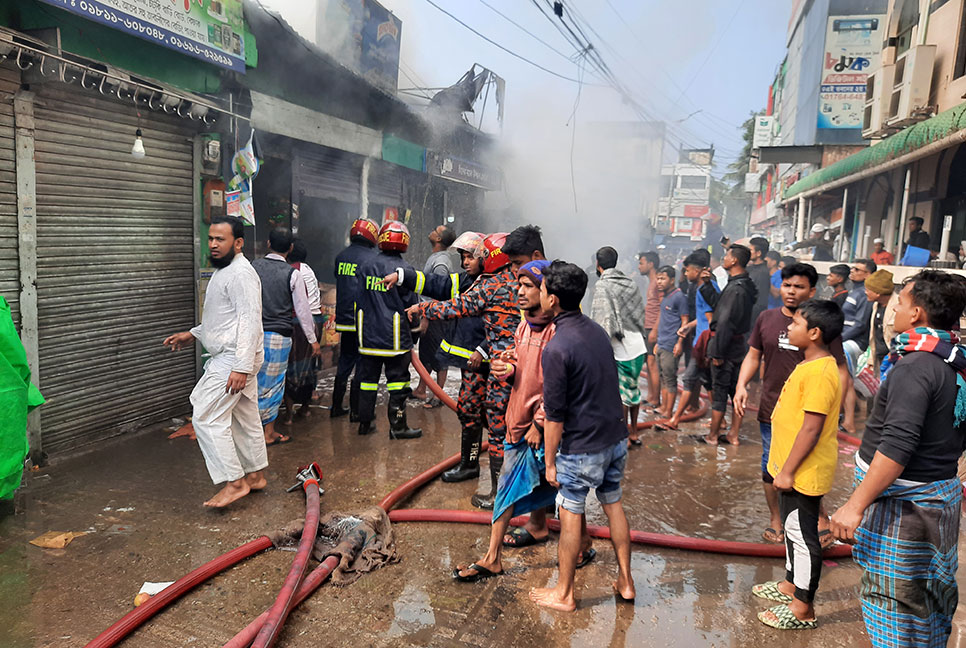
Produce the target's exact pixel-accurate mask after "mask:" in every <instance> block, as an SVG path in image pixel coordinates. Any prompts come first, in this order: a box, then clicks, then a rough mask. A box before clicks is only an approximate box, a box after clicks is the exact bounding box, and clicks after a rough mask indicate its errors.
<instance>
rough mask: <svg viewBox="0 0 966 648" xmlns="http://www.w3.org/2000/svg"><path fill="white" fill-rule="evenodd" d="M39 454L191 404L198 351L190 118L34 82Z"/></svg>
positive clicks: (70, 447) (179, 410)
mask: <svg viewBox="0 0 966 648" xmlns="http://www.w3.org/2000/svg"><path fill="white" fill-rule="evenodd" d="M34 115H35V119H36V169H37V291H38V318H39V328H40V385H41V390H42V391H43V393H44V396H45V397H46V399H47V404H46V405H44V407H43V408H42V409H41V434H42V439H43V446H44V450H45V451H47V452H48V453H50V454H56V453H63V452H65V451H68V450H74V449H77V448H78V447H80V446H83V445H86V444H90V443H94V442H96V441H98V440H101V439H103V438H106V437H108V436H113V435H116V434H120V433H123V432H127V431H131V430H134V429H137V428H139V427H142V426H144V425H148V424H151V423H156V422H159V421H162V420H165V419H167V418H170V417H171V416H173V415H176V414H184V413H185V412H186V411H189V410H190V405H189V403H188V395H189V394H190V392H191V389H192V387H193V386H194V382H195V357H194V354H193V353H191V352H190V351H186V352H181V353H171V352H170V351H169V350H167V349H165V348H164V347H162V345H161V341H162V340H163V339H164V337H165V336H166V335H168V334H170V333H174V332H176V331H184V330H187V329H188V328H190V327H191V326H193V325H194V319H195V297H194V295H195V292H194V257H193V238H194V237H193V232H192V228H193V218H192V213H193V212H192V192H193V188H194V182H193V180H192V176H193V167H192V144H191V139H190V138H191V137H192V131H191V124H192V123H191V122H190V121H187V120H182V119H180V118H177V117H173V116H168V115H164V114H158V113H155V112H152V111H150V110H148V109H145V108H142V109H141V118H140V128H141V129H142V131H143V133H144V137H143V139H144V148H145V149H146V151H147V156H146V157H145V158H143V159H141V160H136V159H135V158H133V157H132V156H131V145H132V144H133V142H134V133H135V130H136V129H137V128H138V124H139V122H138V116H137V112H136V110H135V108H134V106H133V105H132V104H131V103H130V102H122V101H118V100H113V101H112V100H110V99H108V98H106V97H102V96H100V95H98V94H97V93H91V92H85V91H83V90H80V89H78V88H77V86H65V85H63V84H42V85H40V87H39V90H38V94H37V98H36V100H35V109H34Z"/></svg>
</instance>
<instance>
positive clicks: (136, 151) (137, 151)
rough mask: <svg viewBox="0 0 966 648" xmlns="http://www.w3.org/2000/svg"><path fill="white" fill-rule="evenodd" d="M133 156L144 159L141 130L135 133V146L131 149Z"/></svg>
mask: <svg viewBox="0 0 966 648" xmlns="http://www.w3.org/2000/svg"><path fill="white" fill-rule="evenodd" d="M131 155H133V156H134V157H136V158H143V157H144V142H142V141H141V129H140V128H139V129H137V130H136V131H135V132H134V146H132V147H131Z"/></svg>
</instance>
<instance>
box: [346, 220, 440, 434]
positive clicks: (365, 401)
mask: <svg viewBox="0 0 966 648" xmlns="http://www.w3.org/2000/svg"><path fill="white" fill-rule="evenodd" d="M377 245H378V247H379V250H380V253H379V254H376V255H373V256H371V257H370V258H368V259H366V260H365V261H363V263H362V264H360V265H359V268H358V271H357V276H358V277H359V281H360V286H359V293H358V296H359V299H358V302H357V305H356V332H357V335H358V342H359V368H358V371H357V375H358V376H359V434H371V433H372V432H374V431H375V430H374V429H373V424H372V421H373V419H374V418H375V410H376V396H377V393H378V390H379V376H380V374H382V372H383V369H384V368H385V372H386V388H387V389H388V390H389V438H390V439H416V438H418V437H421V436H422V435H423V431H422V430H418V429H417V430H414V429H410V427H409V425H408V424H407V422H406V399H407V398H408V397H409V395H410V394H411V393H412V389H411V388H410V386H409V380H410V378H409V354H410V351H411V350H412V348H413V337H412V332H411V331H410V328H409V319H408V317H407V315H406V308H407V307H409V306H412V305H414V304H415V303H416V294H415V293H414V292H413V291H412V290H408V289H406V288H403V287H399V288H388V287H386V286H385V285H384V284H383V281H382V279H383V277H385V276H386V275H387V274H389V273H390V272H392V271H394V270H395V269H396V268H402V269H403V270H404V272H407V273H413V272H415V271H414V270H413V267H412V266H411V265H409V264H408V263H406V262H405V261H403V258H402V254H403V252H405V251H406V250H407V249H408V248H409V230H408V229H407V228H406V226H405V225H403V224H402V223H400V222H399V221H387V222H386V223H385V224H384V225H383V226H382V228H381V229H380V230H379V238H378V240H377Z"/></svg>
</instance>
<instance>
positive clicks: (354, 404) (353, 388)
mask: <svg viewBox="0 0 966 648" xmlns="http://www.w3.org/2000/svg"><path fill="white" fill-rule="evenodd" d="M358 420H359V381H358V380H356V379H355V377H353V379H352V382H351V383H349V422H350V423H355V422H357V421H358Z"/></svg>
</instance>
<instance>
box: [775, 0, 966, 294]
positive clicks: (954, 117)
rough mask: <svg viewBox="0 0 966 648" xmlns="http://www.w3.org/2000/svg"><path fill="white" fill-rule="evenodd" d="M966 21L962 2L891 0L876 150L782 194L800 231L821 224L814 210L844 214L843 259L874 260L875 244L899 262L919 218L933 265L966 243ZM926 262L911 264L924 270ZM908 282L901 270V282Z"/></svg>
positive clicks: (872, 94) (868, 129) (870, 109)
mask: <svg viewBox="0 0 966 648" xmlns="http://www.w3.org/2000/svg"><path fill="white" fill-rule="evenodd" d="M964 21H966V2H963V0H951V1H949V2H928V1H925V0H922V1H920V0H891V1H890V3H889V6H888V11H887V14H886V15H885V17H884V18H883V42H884V48H883V50H882V56H881V62H880V64H879V65H877V66H875V67H874V68H873V69H872V70H871V77H870V82H869V84H868V89H867V92H866V95H865V97H864V99H863V134H864V135H865V136H866V137H868V138H875V139H878V141H877V142H876V143H875V144H874V145H872V146H870V147H868V148H867V149H864V150H862V151H860V152H858V153H855V154H853V155H850V156H848V157H845V158H844V159H842V160H840V161H838V162H836V163H834V164H831V165H829V166H826V167H824V168H822V169H821V170H820V171H817V172H815V173H811V174H809V175H807V176H805V177H803V178H802V179H801V180H799V181H798V182H796V183H794V184H792V185H791V186H790V187H788V189H787V190H786V191H785V192H784V195H783V202H784V204H785V205H786V207H789V208H794V209H795V210H796V214H797V217H798V222H799V224H800V226H799V229H800V230H802V229H804V228H807V227H808V226H809V225H810V223H811V222H812V221H814V220H815V217H816V209H815V207H816V205H819V204H821V203H823V202H832V203H837V204H839V205H840V206H841V209H842V211H843V213H844V217H843V218H842V221H843V223H844V236H842V237H840V238H839V240H840V242H841V245H840V248H839V249H840V254H841V258H843V259H844V258H855V257H857V256H863V255H865V254H867V253H868V252H869V251H870V249H871V241H872V239H874V238H879V237H881V238H882V239H884V242H885V248H886V249H887V250H889V251H891V252H893V253H894V254H895V257H896V259H898V260H899V261H900V262H901V260H902V258H903V256H904V255H905V253H906V252H907V251H908V250H907V249H906V246H905V245H904V242H905V241H906V239H907V236H908V223H909V222H910V219H912V218H913V217H919V218H921V219H923V221H924V225H923V229H924V230H925V231H926V232H928V233H929V238H930V243H929V248H930V250H929V252H930V254H929V256H930V257H931V259H932V263H933V264H935V263H936V261H940V262H941V263H940V264H943V263H942V262H948V263H946V264H952V259H953V258H954V257H955V255H954V254H953V255H948V254H947V250H948V251H949V252H952V253H955V252H956V251H957V250H958V249H959V247H960V243H961V241H962V240H963V239H966V147H963V146H962V142H963V141H966V104H964V103H963V95H964V92H966V22H964ZM913 261H915V263H913ZM923 261H924V258H923V257H921V256H920V258H919V259H917V260H913V259H911V258H910V259H908V262H909V263H910V264H913V265H916V266H919V265H922V263H923ZM957 264H958V265H962V261H961V260H960V261H957ZM907 274H908V268H907V269H905V270H902V269H900V270H898V271H897V278H900V277H902V276H905V275H907Z"/></svg>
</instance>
